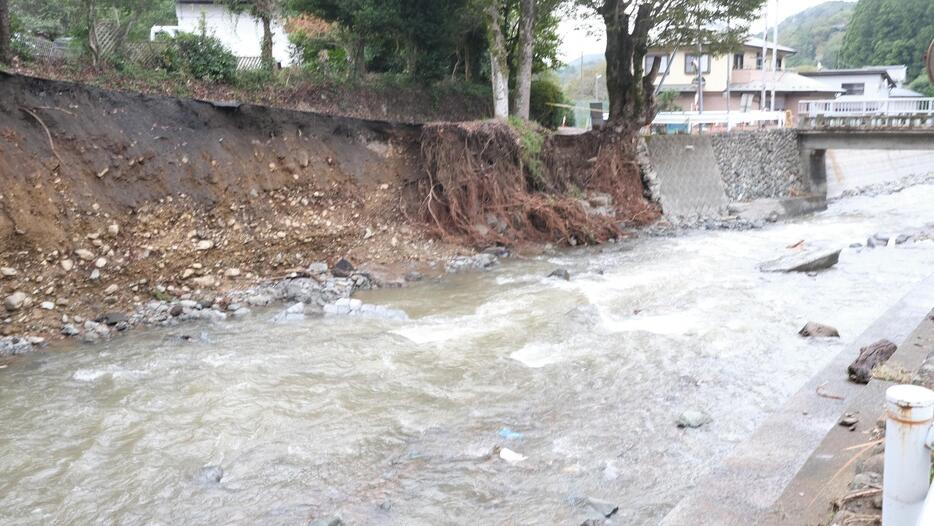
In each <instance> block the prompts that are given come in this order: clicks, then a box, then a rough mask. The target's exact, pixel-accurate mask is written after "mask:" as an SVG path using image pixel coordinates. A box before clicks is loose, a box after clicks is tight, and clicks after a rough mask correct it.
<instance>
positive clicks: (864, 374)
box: [846, 339, 898, 384]
mask: <svg viewBox="0 0 934 526" xmlns="http://www.w3.org/2000/svg"><path fill="white" fill-rule="evenodd" d="M897 350H898V346H897V345H895V344H894V343H892V342H890V341H889V340H884V339H883V340H879V341H877V342H876V343H874V344H872V345H869V346H866V347H863V348H862V349H860V350H859V357H858V358H856V360H854V361H853V363H851V364H850V366H849V367H847V369H846V370H847V373H848V374H849V376H850V380H851V381H853V382H855V383H858V384H868V383H869V380H870V379H871V378H872V370H873V369H875V368H876V367H877V366H879V365H882V364H884V363H885V362H887V361H888V359H889V358H891V357H892V355H893V354H895V351H897Z"/></svg>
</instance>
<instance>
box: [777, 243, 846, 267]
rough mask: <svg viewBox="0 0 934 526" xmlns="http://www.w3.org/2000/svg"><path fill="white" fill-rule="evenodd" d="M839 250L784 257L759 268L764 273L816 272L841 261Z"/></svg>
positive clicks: (809, 252) (813, 250)
mask: <svg viewBox="0 0 934 526" xmlns="http://www.w3.org/2000/svg"><path fill="white" fill-rule="evenodd" d="M840 252H841V249H839V248H821V249H812V250H805V251H802V252H798V253H795V254H789V255H787V256H782V257H780V258H778V259H775V260H772V261H769V262H766V263H763V264H762V265H760V266H759V270H761V271H762V272H816V271H818V270H825V269H828V268H830V267H832V266H834V265H836V264H837V262H839V261H840Z"/></svg>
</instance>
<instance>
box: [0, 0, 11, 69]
mask: <svg viewBox="0 0 934 526" xmlns="http://www.w3.org/2000/svg"><path fill="white" fill-rule="evenodd" d="M11 58H12V52H11V50H10V4H9V2H8V1H7V0H0V64H5V63H8V62H10V59H11Z"/></svg>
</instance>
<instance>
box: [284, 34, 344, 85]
mask: <svg viewBox="0 0 934 526" xmlns="http://www.w3.org/2000/svg"><path fill="white" fill-rule="evenodd" d="M289 42H290V43H291V45H292V58H293V59H295V60H296V61H298V62H299V63H300V64H301V65H302V67H303V68H305V70H307V71H311V72H313V73H319V74H322V75H327V76H340V75H343V74H345V73H347V71H348V69H349V68H348V60H347V51H345V50H344V48H342V47H340V46H338V45H336V44H335V43H334V42H333V41H331V40H328V39H322V38H317V37H310V36H308V35H307V34H305V33H301V32H297V33H293V34H290V35H289Z"/></svg>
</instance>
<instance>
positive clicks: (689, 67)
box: [684, 55, 710, 74]
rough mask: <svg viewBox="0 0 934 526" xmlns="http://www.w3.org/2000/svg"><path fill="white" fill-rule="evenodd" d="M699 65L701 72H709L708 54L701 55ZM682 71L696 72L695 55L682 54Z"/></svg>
mask: <svg viewBox="0 0 934 526" xmlns="http://www.w3.org/2000/svg"><path fill="white" fill-rule="evenodd" d="M700 67H701V72H702V73H710V55H701V59H700ZM684 72H685V73H687V74H697V55H685V56H684Z"/></svg>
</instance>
